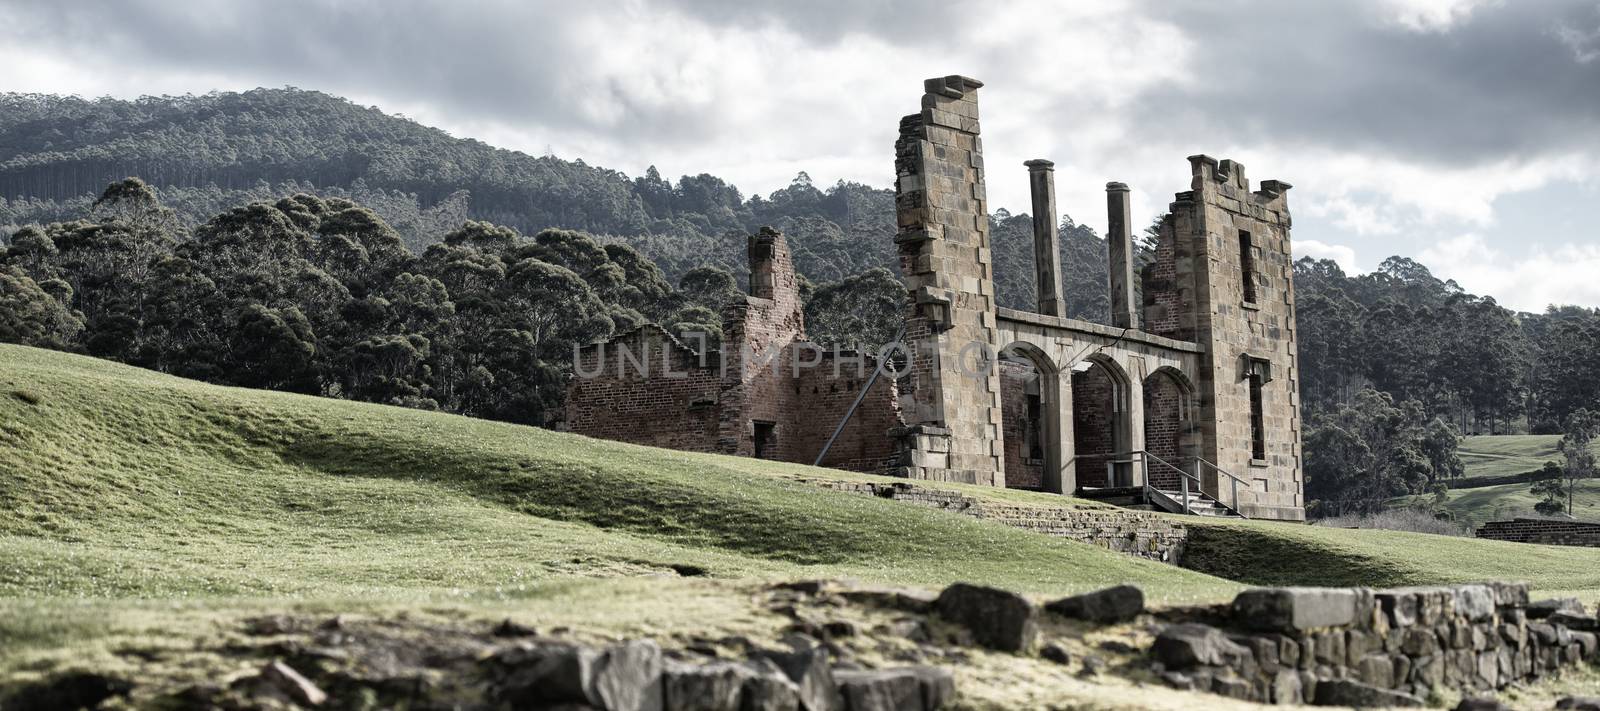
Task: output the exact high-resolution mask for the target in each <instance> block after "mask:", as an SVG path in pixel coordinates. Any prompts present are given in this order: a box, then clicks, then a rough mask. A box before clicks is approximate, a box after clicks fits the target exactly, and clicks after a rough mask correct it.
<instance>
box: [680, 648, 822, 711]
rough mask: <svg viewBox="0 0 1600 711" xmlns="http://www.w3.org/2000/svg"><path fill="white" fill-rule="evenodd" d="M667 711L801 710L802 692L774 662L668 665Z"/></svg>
mask: <svg viewBox="0 0 1600 711" xmlns="http://www.w3.org/2000/svg"><path fill="white" fill-rule="evenodd" d="M661 686H662V697H663V704H664V708H665V710H666V711H798V710H799V708H800V689H799V687H797V686H796V685H795V683H794V682H792V681H790V680H789V678H788V677H786V676H784V674H783V672H782V671H781V670H779V669H778V668H777V667H776V666H775V665H773V664H772V663H771V662H767V661H765V660H763V661H761V662H757V663H750V664H741V663H735V662H712V663H710V664H686V663H668V664H667V666H666V670H665V672H664V673H663V675H662V682H661Z"/></svg>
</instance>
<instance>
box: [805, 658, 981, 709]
mask: <svg viewBox="0 0 1600 711" xmlns="http://www.w3.org/2000/svg"><path fill="white" fill-rule="evenodd" d="M834 678H835V679H837V680H838V682H839V692H840V693H841V694H842V695H843V696H844V699H845V703H846V704H847V707H848V708H849V709H850V711H934V709H938V708H941V707H943V706H944V705H945V703H947V702H949V701H950V699H952V698H954V697H955V690H956V687H955V678H954V677H953V676H952V675H951V674H950V672H949V671H948V670H945V669H939V668H937V667H906V668H902V669H878V670H871V671H868V670H861V671H847V670H841V671H838V672H835V673H834Z"/></svg>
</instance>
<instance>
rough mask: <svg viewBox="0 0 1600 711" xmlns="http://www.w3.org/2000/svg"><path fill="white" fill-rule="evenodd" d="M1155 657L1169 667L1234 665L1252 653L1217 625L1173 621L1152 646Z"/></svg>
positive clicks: (1157, 636) (1188, 667)
mask: <svg viewBox="0 0 1600 711" xmlns="http://www.w3.org/2000/svg"><path fill="white" fill-rule="evenodd" d="M1150 651H1151V653H1153V654H1154V655H1155V657H1156V661H1158V662H1161V664H1162V665H1163V666H1165V667H1166V668H1168V669H1178V670H1182V669H1190V668H1193V667H1197V666H1226V667H1231V666H1234V665H1236V664H1238V663H1239V662H1241V661H1242V660H1243V659H1244V658H1245V657H1248V656H1250V650H1248V649H1245V647H1244V646H1243V645H1241V644H1239V643H1237V642H1234V641H1233V640H1231V639H1228V636H1227V635H1225V634H1223V633H1222V630H1219V629H1217V628H1215V627H1211V626H1209V625H1202V624H1195V623H1184V624H1178V625H1171V626H1169V627H1167V628H1166V629H1164V630H1161V634H1158V635H1156V641H1155V644H1154V645H1153V646H1151V648H1150Z"/></svg>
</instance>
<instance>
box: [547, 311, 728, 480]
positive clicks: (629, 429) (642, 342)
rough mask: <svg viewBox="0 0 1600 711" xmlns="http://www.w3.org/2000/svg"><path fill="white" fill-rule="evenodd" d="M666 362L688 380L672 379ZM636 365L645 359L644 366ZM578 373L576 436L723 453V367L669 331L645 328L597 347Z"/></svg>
mask: <svg viewBox="0 0 1600 711" xmlns="http://www.w3.org/2000/svg"><path fill="white" fill-rule="evenodd" d="M630 355H631V356H632V359H630V357H629V356H630ZM663 355H665V357H666V361H665V363H666V364H668V365H670V366H671V368H670V372H672V373H678V374H684V377H668V376H667V373H668V372H669V371H668V369H667V368H664V367H663ZM633 359H640V360H643V361H644V365H643V367H640V366H636V365H635V364H634V361H633ZM575 370H576V371H577V373H579V374H580V375H578V376H575V377H574V378H573V379H572V382H571V384H570V385H569V386H568V389H567V426H568V428H569V429H570V430H571V431H573V432H576V433H578V434H582V435H588V436H590V437H598V438H601V439H611V440H618V441H622V442H632V443H634V444H644V445H650V446H652V447H667V448H670V449H682V450H688V451H695V452H712V451H716V441H717V429H718V408H717V406H716V403H717V396H718V390H719V389H720V388H721V380H720V378H719V377H718V375H717V368H716V367H715V363H714V362H709V363H708V364H707V367H701V366H700V362H699V357H698V355H696V354H695V353H694V352H693V351H690V350H688V349H686V348H683V347H681V346H679V345H678V344H676V343H674V342H673V341H672V339H671V337H669V336H668V335H667V334H666V333H665V332H664V331H662V330H661V329H659V328H657V327H654V326H645V327H643V328H640V329H638V330H635V331H633V332H632V333H629V334H625V335H623V336H620V337H618V338H617V339H616V340H613V341H611V342H610V343H606V344H603V345H594V346H589V347H588V348H585V349H584V350H583V352H582V354H581V355H580V356H579V358H578V362H577V364H576V368H575ZM586 373H599V374H598V375H596V376H594V377H585V376H584V375H582V374H586Z"/></svg>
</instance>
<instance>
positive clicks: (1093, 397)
mask: <svg viewBox="0 0 1600 711" xmlns="http://www.w3.org/2000/svg"><path fill="white" fill-rule="evenodd" d="M1115 401H1116V384H1115V383H1114V382H1113V381H1112V379H1111V374H1110V373H1109V372H1108V371H1107V370H1106V369H1105V367H1104V366H1100V365H1096V366H1094V367H1092V368H1089V369H1088V370H1085V371H1083V372H1074V373H1073V374H1072V443H1073V454H1074V455H1075V456H1076V457H1077V459H1076V462H1077V470H1078V486H1080V487H1105V486H1111V485H1112V483H1113V482H1111V481H1109V480H1108V479H1107V478H1106V463H1107V462H1108V461H1109V460H1110V457H1109V455H1111V454H1115V453H1116V451H1117V441H1116V417H1117V414H1116V412H1115V405H1116V402H1115Z"/></svg>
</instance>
